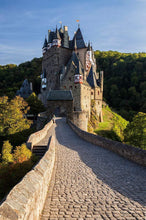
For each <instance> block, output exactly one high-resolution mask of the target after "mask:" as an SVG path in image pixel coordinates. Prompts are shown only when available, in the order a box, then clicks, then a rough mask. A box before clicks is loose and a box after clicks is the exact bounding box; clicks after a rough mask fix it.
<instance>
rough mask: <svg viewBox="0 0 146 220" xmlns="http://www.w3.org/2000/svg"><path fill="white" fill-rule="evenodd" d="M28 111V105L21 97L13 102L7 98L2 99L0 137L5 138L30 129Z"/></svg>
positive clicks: (0, 103)
mask: <svg viewBox="0 0 146 220" xmlns="http://www.w3.org/2000/svg"><path fill="white" fill-rule="evenodd" d="M28 110H29V107H28V104H27V103H26V102H25V101H24V99H23V98H21V97H19V96H16V97H15V98H14V99H12V100H11V101H9V100H8V97H7V96H3V97H0V135H2V136H5V135H9V134H14V133H17V132H20V131H23V130H25V129H29V128H30V125H31V122H30V121H29V120H27V118H26V117H25V114H26V113H27V112H28Z"/></svg>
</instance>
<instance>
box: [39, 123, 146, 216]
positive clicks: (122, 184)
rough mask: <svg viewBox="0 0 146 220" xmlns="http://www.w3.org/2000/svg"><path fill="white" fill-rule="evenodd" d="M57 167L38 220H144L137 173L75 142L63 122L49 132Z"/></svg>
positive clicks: (142, 184)
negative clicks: (54, 142)
mask: <svg viewBox="0 0 146 220" xmlns="http://www.w3.org/2000/svg"><path fill="white" fill-rule="evenodd" d="M55 133H56V144H57V165H56V166H57V167H56V173H55V175H54V177H52V181H51V186H50V187H49V191H48V195H47V198H46V203H45V206H44V210H43V212H42V216H41V220H47V219H50V220H55V219H56V220H57V219H60V220H61V219H62V220H63V219H68V220H71V219H80V220H83V219H87V220H88V219H90V220H92V219H97V220H102V219H104V220H106V219H111V220H114V219H115V220H118V219H119V220H120V219H121V220H135V219H137V220H144V219H145V218H146V217H145V215H144V212H145V211H146V209H145V207H144V204H145V202H146V200H145V198H146V191H145V189H146V188H145V183H146V182H145V180H146V173H145V170H144V168H143V167H141V166H139V165H137V164H135V163H133V162H130V161H128V160H126V159H124V158H122V157H120V156H118V155H116V154H114V153H112V152H110V151H108V150H106V149H103V148H101V147H98V146H95V145H93V144H90V143H88V142H86V141H84V140H82V139H81V138H79V137H78V136H77V135H76V134H75V133H74V132H73V131H72V130H71V128H70V127H69V126H68V125H67V124H66V123H65V120H64V119H57V120H56V126H55Z"/></svg>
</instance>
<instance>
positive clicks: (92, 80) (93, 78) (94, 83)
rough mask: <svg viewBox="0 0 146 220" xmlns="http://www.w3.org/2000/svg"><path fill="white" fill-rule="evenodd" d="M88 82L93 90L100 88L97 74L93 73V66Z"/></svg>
mask: <svg viewBox="0 0 146 220" xmlns="http://www.w3.org/2000/svg"><path fill="white" fill-rule="evenodd" d="M87 82H88V83H89V85H90V86H91V87H92V88H95V87H98V82H97V77H96V73H94V72H93V68H92V66H91V69H90V72H89V75H88V77H87Z"/></svg>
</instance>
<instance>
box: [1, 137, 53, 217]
mask: <svg viewBox="0 0 146 220" xmlns="http://www.w3.org/2000/svg"><path fill="white" fill-rule="evenodd" d="M54 164H55V138H54V137H52V139H51V142H50V145H49V150H48V151H47V152H46V154H45V155H44V157H43V158H42V159H41V160H40V162H39V163H38V164H37V165H36V166H35V167H34V168H33V169H32V170H31V171H30V172H28V173H27V174H26V175H25V176H24V178H23V179H22V181H21V182H20V183H18V184H17V185H16V186H15V187H14V188H13V189H12V190H11V191H10V193H9V194H8V196H7V197H6V200H5V201H4V202H3V203H2V204H1V206H0V219H1V220H39V219H40V218H39V216H40V214H41V212H42V209H43V206H44V202H45V199H46V195H47V191H48V186H49V183H50V180H51V175H52V172H53V168H54Z"/></svg>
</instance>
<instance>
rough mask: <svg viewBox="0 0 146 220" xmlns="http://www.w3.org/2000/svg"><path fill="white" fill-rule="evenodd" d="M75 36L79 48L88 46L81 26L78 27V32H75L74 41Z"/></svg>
mask: <svg viewBox="0 0 146 220" xmlns="http://www.w3.org/2000/svg"><path fill="white" fill-rule="evenodd" d="M75 38H76V42H77V48H78V49H79V48H86V45H85V42H84V39H83V36H82V33H81V30H80V28H78V30H77V32H76V33H75V35H74V38H73V41H74V40H75Z"/></svg>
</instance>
